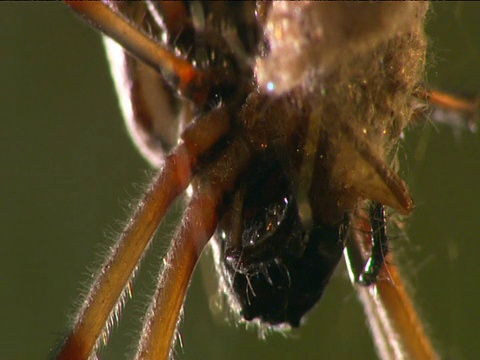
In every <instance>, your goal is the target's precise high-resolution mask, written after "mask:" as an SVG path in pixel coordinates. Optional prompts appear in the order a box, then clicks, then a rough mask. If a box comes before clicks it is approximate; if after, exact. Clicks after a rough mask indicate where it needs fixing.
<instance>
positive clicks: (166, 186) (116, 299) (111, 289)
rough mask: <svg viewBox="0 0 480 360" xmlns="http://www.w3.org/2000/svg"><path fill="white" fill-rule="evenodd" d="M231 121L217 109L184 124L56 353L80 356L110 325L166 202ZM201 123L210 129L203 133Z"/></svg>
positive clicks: (68, 358) (67, 359) (71, 358)
mask: <svg viewBox="0 0 480 360" xmlns="http://www.w3.org/2000/svg"><path fill="white" fill-rule="evenodd" d="M229 126H230V119H229V118H228V116H227V114H226V112H225V111H224V110H222V109H219V110H217V111H214V112H212V113H210V114H209V115H208V116H205V117H203V118H199V119H198V120H197V121H196V122H193V123H192V124H191V125H190V126H189V127H188V128H187V129H186V130H185V133H184V136H183V137H182V138H183V143H182V144H181V145H179V146H177V147H176V148H175V149H174V150H173V151H172V153H171V154H170V155H169V156H168V157H167V158H166V160H165V164H164V166H163V168H162V169H161V170H160V173H159V174H158V176H157V177H156V178H155V180H154V182H153V183H152V185H151V186H150V189H149V190H148V192H147V194H146V195H145V197H144V198H143V199H142V201H141V202H140V204H139V206H138V208H137V210H136V212H135V214H134V215H133V217H132V219H131V220H130V221H129V222H128V224H127V227H126V229H125V231H124V232H123V233H122V234H121V237H120V238H119V239H118V241H117V243H116V244H115V245H114V247H113V249H112V251H111V253H110V255H109V256H108V258H107V260H106V261H105V263H104V265H103V266H102V268H101V269H100V271H99V272H98V275H97V277H96V279H95V280H94V282H93V284H92V286H91V289H90V291H89V293H88V295H87V297H86V298H85V301H84V303H83V305H82V307H81V309H80V311H79V312H78V315H77V318H76V320H75V323H74V326H73V330H72V332H71V334H70V335H69V336H68V338H67V339H66V341H65V343H64V346H63V349H62V350H61V352H60V353H59V356H58V359H61V360H75V359H79V360H80V359H82V360H84V359H87V358H88V357H89V356H90V354H91V353H92V352H93V351H94V349H95V347H96V344H97V342H98V339H99V337H100V336H102V334H104V331H105V328H106V327H107V328H108V324H109V321H110V320H109V319H111V317H112V316H113V315H114V313H115V311H118V310H120V309H117V307H118V304H119V303H121V302H122V301H123V297H124V292H125V289H126V288H127V287H128V286H129V283H130V281H131V278H132V274H133V273H134V272H135V269H136V268H137V266H138V263H139V261H140V259H141V258H142V255H143V253H144V252H145V250H146V248H147V247H148V245H149V243H150V239H151V238H152V235H153V234H154V232H155V230H156V229H157V227H158V225H159V223H160V222H161V221H162V219H163V217H164V215H165V213H166V211H167V210H168V207H169V206H170V204H171V203H172V202H173V200H174V199H175V198H176V197H177V196H178V195H179V194H180V193H182V192H183V191H184V190H185V188H186V187H187V186H188V184H189V183H190V181H191V178H192V176H193V172H194V169H195V166H196V164H197V161H198V157H199V156H201V155H202V154H203V153H204V152H205V151H207V150H208V149H209V148H210V147H211V146H212V145H214V144H215V143H217V141H218V140H219V139H220V138H221V137H223V136H224V135H225V134H226V133H227V132H228V130H229ZM205 128H208V129H210V130H209V131H208V132H207V134H205ZM107 330H108V329H107ZM105 338H106V336H105Z"/></svg>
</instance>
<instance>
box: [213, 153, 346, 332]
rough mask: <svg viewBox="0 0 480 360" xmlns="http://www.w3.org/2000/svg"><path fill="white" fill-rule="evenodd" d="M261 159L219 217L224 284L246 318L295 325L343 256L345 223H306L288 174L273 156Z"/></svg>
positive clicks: (307, 309)
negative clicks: (311, 225)
mask: <svg viewBox="0 0 480 360" xmlns="http://www.w3.org/2000/svg"><path fill="white" fill-rule="evenodd" d="M259 165H260V166H258V167H254V168H256V169H257V170H256V173H255V176H250V174H247V175H246V176H244V177H243V179H242V180H241V181H240V186H239V189H237V192H236V194H235V195H234V196H233V200H232V201H231V203H229V204H228V205H229V207H231V208H232V209H236V210H232V211H230V212H227V214H226V215H224V217H223V218H222V220H221V222H220V226H219V233H220V234H223V235H221V236H220V238H222V242H221V248H222V257H223V258H222V259H221V267H222V269H221V270H222V276H223V277H224V280H225V284H226V287H227V289H225V290H226V293H227V295H228V296H229V297H230V301H231V302H233V303H234V304H235V306H234V307H236V308H239V310H240V315H241V316H242V317H243V318H244V319H245V320H247V321H252V320H258V321H260V322H261V323H264V324H266V325H282V324H288V325H290V326H292V327H298V326H299V325H300V323H301V320H302V318H303V316H304V315H305V314H306V313H307V312H308V311H309V310H310V309H311V308H312V307H313V306H314V305H315V304H316V303H317V302H318V300H319V299H320V297H321V296H322V293H323V291H324V288H325V286H326V285H327V284H328V281H329V279H330V277H331V275H332V273H333V271H334V270H335V268H336V266H337V264H338V262H339V260H340V258H341V256H342V251H343V248H344V235H343V233H344V231H343V229H344V223H339V224H334V225H326V224H314V226H313V228H312V229H310V230H306V229H304V227H303V225H302V223H301V221H300V218H299V216H298V208H297V202H296V199H295V196H294V194H295V193H294V191H293V189H292V187H294V186H293V184H292V181H291V179H292V176H290V174H287V173H285V171H284V169H283V167H282V165H281V163H280V162H276V161H275V160H270V161H264V162H262V164H259ZM238 217H240V220H239V218H238Z"/></svg>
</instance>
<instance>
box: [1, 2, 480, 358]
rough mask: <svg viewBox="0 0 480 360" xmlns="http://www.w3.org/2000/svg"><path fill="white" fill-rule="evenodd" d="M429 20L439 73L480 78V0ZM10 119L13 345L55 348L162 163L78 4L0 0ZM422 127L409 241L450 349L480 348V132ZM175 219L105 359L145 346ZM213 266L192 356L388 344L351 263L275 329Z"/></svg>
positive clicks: (441, 7)
mask: <svg viewBox="0 0 480 360" xmlns="http://www.w3.org/2000/svg"><path fill="white" fill-rule="evenodd" d="M428 34H429V36H430V38H431V39H432V40H433V46H432V49H434V51H435V53H436V55H435V58H434V61H433V62H434V66H431V67H430V68H431V71H430V72H429V75H428V78H429V82H430V83H431V84H433V85H434V86H436V87H438V88H440V89H443V90H448V91H452V92H456V93H466V94H476V93H480V3H467V2H465V3H438V4H435V5H434V6H433V11H432V12H431V13H430V21H429V23H428ZM0 124H1V130H0V154H1V155H0V185H1V186H0V192H1V194H0V233H1V234H2V235H1V239H0V256H1V263H0V358H1V359H45V358H47V357H48V353H49V349H50V348H51V347H52V346H54V344H55V343H56V341H57V340H58V339H59V337H60V335H61V333H62V332H63V331H65V329H66V324H67V318H68V316H69V315H71V314H72V312H73V311H74V309H75V303H76V301H77V300H76V299H77V297H78V295H79V294H80V293H81V292H82V289H84V288H85V287H86V284H88V283H89V278H90V274H91V269H92V268H94V266H92V264H95V263H98V259H99V258H100V254H101V253H102V252H103V251H105V249H106V248H108V246H109V244H110V243H111V241H112V240H111V239H112V237H114V235H112V234H114V233H115V232H118V231H119V230H120V229H121V222H122V221H124V220H125V219H126V218H127V215H126V214H128V207H129V205H130V203H131V202H132V199H134V198H138V196H139V193H140V191H141V186H142V185H143V184H145V183H146V182H147V181H148V178H149V176H150V175H148V174H149V173H150V172H149V171H148V166H147V165H146V163H145V162H144V161H143V159H141V158H140V156H139V155H138V153H137V152H136V150H135V149H134V147H133V145H132V144H131V143H130V140H129V138H128V136H127V134H126V131H125V130H124V128H123V124H122V122H121V119H120V113H119V111H118V108H117V104H116V99H115V96H114V93H113V89H112V84H111V81H110V78H109V72H108V68H107V64H106V61H105V58H104V55H103V49H102V45H101V42H100V37H99V35H98V34H97V33H96V32H95V31H93V30H91V29H89V28H88V26H86V25H85V24H84V23H83V22H81V21H80V20H79V19H77V18H76V17H75V16H74V15H73V14H72V13H71V12H70V11H69V10H68V9H67V8H66V6H64V5H63V4H59V3H49V4H45V3H43V4H41V3H2V4H0ZM406 136H407V140H406V142H405V146H404V147H405V153H406V155H405V156H402V158H405V159H406V161H404V165H403V172H404V174H405V177H406V179H407V181H408V183H409V185H410V188H411V190H412V192H413V194H414V198H415V200H416V204H417V208H416V210H415V212H414V214H413V215H412V216H411V217H410V219H409V221H408V233H409V239H397V240H396V241H395V244H394V247H395V248H398V249H402V252H404V253H405V254H406V256H404V257H403V261H402V264H403V267H404V268H405V269H406V272H407V274H408V276H409V279H410V283H411V285H412V287H413V289H414V293H415V299H416V302H417V304H418V307H419V309H420V312H421V314H422V317H423V318H424V319H425V323H426V324H427V327H428V329H429V331H430V333H431V334H432V337H433V339H434V342H435V344H436V345H437V346H438V348H439V351H440V352H441V354H442V355H443V357H444V358H445V359H472V358H474V357H476V356H478V353H479V352H480V342H479V341H478V331H479V329H480V310H479V305H478V304H479V303H480V286H479V285H480V281H479V280H478V278H479V276H480V266H479V265H478V264H479V263H480V262H479V259H478V257H479V256H480V241H479V238H480V216H479V215H480V211H479V208H480V191H479V189H480V138H479V135H478V134H471V133H469V132H467V131H463V132H461V133H460V134H459V136H455V135H454V133H453V132H452V131H451V129H449V128H446V127H443V126H432V125H429V124H425V125H422V126H419V127H418V128H417V129H416V131H415V132H409V133H407V134H406ZM137 185H139V186H137ZM173 231H174V227H173V226H170V227H168V229H167V231H166V234H167V236H164V239H162V238H159V239H158V240H157V241H156V242H155V245H154V246H153V254H154V255H153V256H152V257H150V258H149V259H147V260H150V261H148V262H147V264H145V266H143V267H142V270H143V271H142V274H143V276H141V278H140V279H139V281H138V282H137V283H136V287H135V289H134V294H135V295H136V296H135V298H136V300H134V301H130V302H129V304H128V305H129V306H128V307H127V312H126V313H125V315H124V317H123V319H122V321H121V326H120V329H119V331H115V334H114V336H113V337H112V339H111V342H110V345H109V347H108V350H105V351H103V352H102V353H101V358H102V359H122V358H125V357H126V355H125V354H128V352H129V351H130V350H131V348H132V345H129V344H132V343H133V342H134V341H135V339H136V333H137V331H138V326H139V323H140V320H139V318H140V317H141V314H142V313H143V311H144V307H145V305H146V304H147V301H148V299H147V296H146V294H148V293H150V292H151V291H152V286H153V285H152V284H153V281H152V279H153V277H154V276H155V273H156V264H155V263H157V262H158V261H159V260H160V257H161V253H162V250H163V249H164V248H165V247H166V245H165V240H166V239H168V235H170V234H172V233H173ZM202 276H203V277H204V278H211V276H210V274H208V273H204V274H203V275H201V274H200V272H198V273H197V274H196V276H195V279H194V282H193V285H192V287H191V291H190V292H189V294H188V300H187V305H186V309H185V317H184V319H185V320H184V321H183V323H182V327H181V330H180V332H181V335H182V339H183V349H182V348H178V349H177V358H179V359H214V360H216V359H233V360H236V359H246V358H248V359H276V360H286V359H296V358H300V357H302V358H304V359H311V358H322V359H346V358H350V359H372V358H375V355H374V352H373V346H372V342H371V339H370V338H369V334H368V330H367V328H366V326H365V319H364V315H363V310H362V308H361V307H360V306H359V304H358V302H357V299H356V296H355V292H354V290H353V289H352V287H351V285H350V284H349V282H348V280H347V276H346V272H345V270H344V268H343V265H342V268H341V269H339V271H338V272H337V274H336V275H335V278H334V279H333V281H332V284H331V285H330V286H329V288H328V291H327V292H326V294H325V296H324V298H323V299H322V301H321V303H320V304H319V306H318V308H317V309H316V310H315V311H314V312H313V313H312V314H311V316H309V318H308V322H307V323H306V324H305V326H303V327H302V329H301V330H300V331H298V332H295V333H294V334H292V336H290V338H289V339H286V338H284V337H283V336H280V335H273V336H271V337H270V338H268V339H267V341H261V340H258V339H257V336H256V334H255V332H254V331H245V330H244V329H243V328H242V327H235V326H229V325H227V324H226V323H225V322H224V321H222V319H221V316H218V315H212V312H211V311H210V310H209V305H208V303H209V297H208V296H207V295H206V292H205V290H204V288H205V285H204V283H205V282H203V281H202V279H201V278H202ZM137 295H138V296H137ZM77 302H78V301H77Z"/></svg>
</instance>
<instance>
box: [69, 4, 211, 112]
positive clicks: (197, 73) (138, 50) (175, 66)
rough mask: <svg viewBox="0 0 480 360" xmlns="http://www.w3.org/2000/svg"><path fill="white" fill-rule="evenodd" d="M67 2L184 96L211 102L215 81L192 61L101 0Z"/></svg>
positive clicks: (199, 102)
mask: <svg viewBox="0 0 480 360" xmlns="http://www.w3.org/2000/svg"><path fill="white" fill-rule="evenodd" d="M65 3H66V4H68V5H69V6H70V7H71V8H72V9H73V10H75V11H76V12H77V13H79V14H80V15H81V16H82V17H83V18H85V19H86V20H87V21H89V22H90V23H91V25H92V26H94V27H95V28H97V29H99V30H100V31H101V32H102V33H104V34H105V35H107V36H108V37H110V38H112V39H113V40H115V41H116V42H118V43H119V44H121V45H122V46H123V47H124V48H125V49H126V50H127V51H128V52H130V53H131V54H133V55H134V56H136V57H137V58H138V59H139V60H141V61H143V62H145V63H146V64H148V65H150V66H151V67H153V68H154V69H156V70H157V71H159V72H160V73H161V74H162V75H163V76H164V78H165V79H166V80H167V81H168V82H170V83H171V84H172V85H174V86H173V87H174V88H178V90H179V93H180V94H181V95H183V96H185V97H187V98H190V99H192V100H193V101H194V102H195V103H196V104H203V103H204V102H205V101H207V100H208V96H209V93H210V84H212V81H209V80H211V79H209V78H208V77H209V76H208V74H207V73H205V72H203V71H201V70H199V69H196V68H195V67H194V66H193V65H192V64H191V63H190V62H188V61H187V60H184V59H182V58H180V57H179V56H177V55H175V54H173V53H172V51H171V50H170V49H167V48H165V47H164V46H162V45H161V44H159V43H158V42H157V41H155V40H153V39H151V38H150V37H148V36H147V35H145V34H144V33H143V32H142V31H140V30H139V29H137V28H136V27H135V26H133V25H132V24H131V23H130V22H129V21H127V20H126V19H124V18H123V17H122V16H121V15H119V14H118V13H116V12H115V11H113V10H112V9H111V8H110V7H109V6H108V5H106V4H104V3H102V2H100V1H65ZM207 78H208V80H207Z"/></svg>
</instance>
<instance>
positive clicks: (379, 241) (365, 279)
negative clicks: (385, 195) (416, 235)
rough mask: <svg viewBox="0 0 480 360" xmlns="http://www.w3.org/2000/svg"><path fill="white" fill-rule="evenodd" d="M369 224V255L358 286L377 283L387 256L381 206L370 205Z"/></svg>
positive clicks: (385, 225) (359, 277)
mask: <svg viewBox="0 0 480 360" xmlns="http://www.w3.org/2000/svg"><path fill="white" fill-rule="evenodd" d="M370 223H371V227H372V232H371V242H372V250H371V255H370V258H369V259H368V261H367V263H366V264H365V267H364V268H363V270H362V272H361V274H360V275H359V276H358V281H357V283H358V284H360V285H363V286H370V285H373V284H375V283H376V282H377V280H378V275H379V273H380V269H381V268H382V266H383V263H384V262H385V258H386V256H387V254H388V237H387V223H386V219H385V207H384V206H383V205H382V204H379V203H373V204H372V209H371V210H370ZM365 235H366V234H365Z"/></svg>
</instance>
